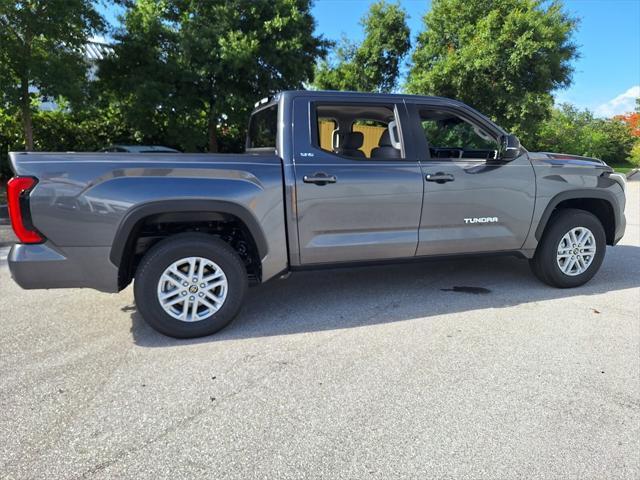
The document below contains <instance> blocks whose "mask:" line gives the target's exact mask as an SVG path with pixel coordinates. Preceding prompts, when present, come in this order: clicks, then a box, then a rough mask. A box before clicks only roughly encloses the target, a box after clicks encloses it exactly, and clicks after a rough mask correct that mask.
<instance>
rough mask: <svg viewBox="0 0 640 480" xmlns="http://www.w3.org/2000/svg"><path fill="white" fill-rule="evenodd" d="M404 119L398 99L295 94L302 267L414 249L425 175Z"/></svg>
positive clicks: (389, 255)
mask: <svg viewBox="0 0 640 480" xmlns="http://www.w3.org/2000/svg"><path fill="white" fill-rule="evenodd" d="M407 121H408V119H407V114H406V108H405V106H404V103H402V102H401V101H399V102H386V101H383V102H379V101H360V102H358V101H356V102H348V103H347V102H345V101H344V97H342V99H340V98H336V99H335V101H333V100H332V98H331V97H322V99H321V100H320V99H318V101H313V100H309V99H308V98H299V99H296V100H295V103H294V125H296V136H295V140H294V164H295V165H294V168H295V177H296V196H297V203H296V205H297V218H298V237H299V249H300V263H301V264H302V265H308V264H320V263H333V262H349V261H359V260H382V259H393V258H403V257H413V256H414V255H415V251H416V247H417V244H418V225H419V222H420V210H421V208H422V192H423V181H422V172H421V169H420V165H419V163H418V161H417V157H416V155H415V153H414V152H412V151H411V150H410V149H407V148H406V141H405V139H406V135H407V133H406V132H405V131H404V130H405V129H404V128H403V126H404V124H406V123H407ZM304 125H309V128H308V129H305V128H302V126H304Z"/></svg>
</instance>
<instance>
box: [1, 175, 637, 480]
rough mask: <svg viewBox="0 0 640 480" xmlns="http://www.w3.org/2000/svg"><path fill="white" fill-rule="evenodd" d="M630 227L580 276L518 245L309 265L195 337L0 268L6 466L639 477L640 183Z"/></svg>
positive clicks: (315, 474)
mask: <svg viewBox="0 0 640 480" xmlns="http://www.w3.org/2000/svg"><path fill="white" fill-rule="evenodd" d="M627 220H628V227H627V234H626V236H625V238H624V239H623V241H622V243H621V245H619V246H616V247H614V248H609V249H608V251H607V256H606V258H605V261H604V264H603V266H602V269H601V271H600V273H599V274H598V275H597V276H596V277H595V278H594V279H593V280H592V281H591V282H590V283H589V284H587V285H586V286H584V287H581V288H578V289H574V290H556V289H553V288H550V287H547V286H545V285H542V284H541V283H539V282H538V281H537V280H536V279H535V278H534V277H533V276H532V275H531V274H530V272H529V269H528V266H527V264H526V262H524V261H522V260H518V259H515V258H485V259H474V260H456V261H451V260H448V261H444V260H443V261H432V262H424V263H416V264H410V265H398V266H386V267H375V268H358V269H349V270H334V271H324V272H309V273H299V274H295V275H293V276H292V277H290V278H289V279H288V280H285V281H274V282H271V283H268V284H266V285H263V286H261V287H257V288H254V289H252V290H251V291H250V295H249V298H248V300H247V303H246V306H245V308H244V310H243V312H242V313H241V315H240V317H239V318H238V319H237V320H236V321H235V323H234V324H233V325H232V326H231V327H230V328H228V329H226V330H225V331H223V332H221V333H219V334H218V335H215V336H212V337H208V338H203V339H198V340H189V341H184V340H182V341H179V340H173V339H170V338H167V337H163V336H161V335H160V334H157V333H155V332H154V331H153V330H151V329H150V328H149V327H147V326H146V325H145V324H144V323H143V321H142V320H141V319H140V317H139V315H138V313H137V312H136V309H135V306H134V305H133V298H132V291H131V288H129V289H127V290H125V291H123V292H121V293H120V294H117V295H108V294H102V293H98V292H94V291H90V290H86V291H85V290H49V291H23V290H21V289H20V288H19V287H17V286H16V285H15V284H14V283H13V282H12V281H11V280H10V277H9V272H8V269H7V267H6V261H4V260H0V317H1V322H0V324H1V325H2V335H1V336H0V477H1V478H3V479H39V478H56V479H75V478H78V479H80V478H92V479H93V478H95V479H113V478H135V479H154V480H156V479H158V478H171V479H181V478H215V479H288V478H290V479H307V478H309V479H316V478H322V479H343V478H344V479H347V478H349V479H351V478H374V479H390V478H394V479H395V478H407V479H415V478H425V479H426V478H451V479H461V478H469V479H479V478H491V479H493V478H495V479H511V478H544V479H571V478H575V479H604V478H607V479H618V478H629V479H632V478H634V479H637V478H639V477H640V226H639V224H640V182H638V181H635V182H630V183H629V192H628V205H627ZM455 287H458V288H455ZM460 287H463V288H460ZM469 287H473V288H469Z"/></svg>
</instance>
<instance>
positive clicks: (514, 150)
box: [498, 133, 521, 161]
mask: <svg viewBox="0 0 640 480" xmlns="http://www.w3.org/2000/svg"><path fill="white" fill-rule="evenodd" d="M520 151H521V148H520V140H519V139H518V137H516V136H515V135H512V134H510V133H509V134H507V135H503V136H502V137H500V152H499V155H498V158H499V159H500V160H505V161H510V160H513V159H514V158H517V157H518V156H519V155H520Z"/></svg>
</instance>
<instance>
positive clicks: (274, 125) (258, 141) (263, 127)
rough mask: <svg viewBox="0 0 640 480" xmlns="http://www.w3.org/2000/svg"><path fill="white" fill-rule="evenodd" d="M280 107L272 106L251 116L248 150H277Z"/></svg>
mask: <svg viewBox="0 0 640 480" xmlns="http://www.w3.org/2000/svg"><path fill="white" fill-rule="evenodd" d="M277 135H278V106H277V105H272V106H270V107H267V108H263V109H262V110H258V111H257V112H255V113H254V114H252V115H251V119H250V120H249V131H248V133H247V149H251V148H273V149H275V148H276V137H277Z"/></svg>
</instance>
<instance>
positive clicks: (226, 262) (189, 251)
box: [133, 233, 248, 338]
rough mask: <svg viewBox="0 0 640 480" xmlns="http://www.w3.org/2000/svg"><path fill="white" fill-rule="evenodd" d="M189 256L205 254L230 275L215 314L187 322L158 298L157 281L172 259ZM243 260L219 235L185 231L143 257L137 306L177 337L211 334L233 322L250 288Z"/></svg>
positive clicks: (138, 273)
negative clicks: (175, 314)
mask: <svg viewBox="0 0 640 480" xmlns="http://www.w3.org/2000/svg"><path fill="white" fill-rule="evenodd" d="M187 257H202V258H205V259H208V260H210V261H213V262H215V263H216V264H217V265H218V266H219V267H220V268H221V269H222V271H223V272H224V274H225V276H226V279H227V296H226V298H225V299H224V302H223V303H222V306H221V307H220V309H219V310H218V311H216V312H215V313H213V315H211V316H209V317H207V318H205V319H203V320H198V321H194V322H185V321H182V320H178V319H176V318H174V317H172V316H171V315H169V314H168V313H167V312H166V311H165V310H164V308H163V307H162V305H161V304H160V300H159V299H158V294H157V290H158V282H159V281H160V278H161V276H162V274H163V272H164V271H165V269H167V268H168V267H169V266H170V265H171V264H172V263H174V262H176V261H178V260H180V259H182V258H187ZM247 286H248V279H247V272H246V269H245V267H244V264H243V262H242V260H241V259H240V257H239V256H238V254H237V253H236V251H235V250H234V249H233V248H231V247H230V246H229V245H228V244H227V243H225V242H223V241H222V240H220V239H219V238H217V237H214V236H211V235H206V234H201V233H183V234H178V235H174V236H171V237H169V238H166V239H164V240H162V241H160V242H158V243H157V244H156V245H154V246H153V247H152V248H151V249H150V250H149V251H148V252H147V253H146V254H145V256H144V257H143V258H142V261H141V262H140V265H139V266H138V269H137V271H136V276H135V283H134V290H133V291H134V296H135V300H136V307H137V309H138V311H139V312H140V314H141V315H142V317H143V318H144V319H145V321H146V322H147V323H148V324H149V325H151V326H152V327H153V328H154V329H156V330H157V331H159V332H160V333H163V334H165V335H168V336H170V337H175V338H194V337H203V336H205V335H211V334H213V333H215V332H217V331H219V330H221V329H223V328H224V327H226V326H227V325H229V324H230V323H231V321H232V320H233V319H234V317H235V316H236V315H237V313H238V311H239V310H240V307H241V306H242V301H243V299H244V296H245V294H246V292H247Z"/></svg>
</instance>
